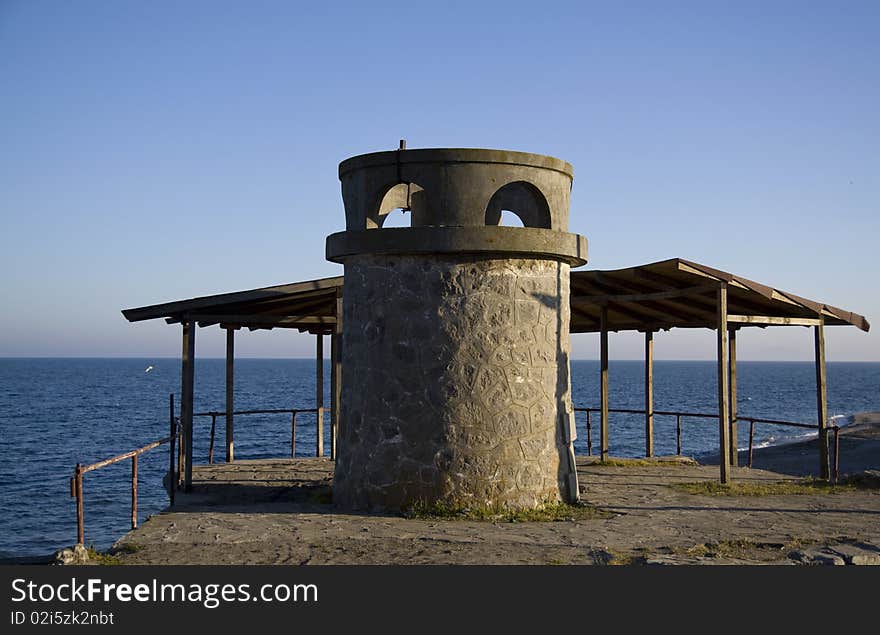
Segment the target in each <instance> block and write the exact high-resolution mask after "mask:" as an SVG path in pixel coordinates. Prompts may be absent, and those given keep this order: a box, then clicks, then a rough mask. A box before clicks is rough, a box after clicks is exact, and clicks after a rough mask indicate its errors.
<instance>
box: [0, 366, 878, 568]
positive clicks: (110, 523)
mask: <svg viewBox="0 0 880 635" xmlns="http://www.w3.org/2000/svg"><path fill="white" fill-rule="evenodd" d="M149 367H152V369H151V370H150V371H149V372H146V371H147V369H148V368H149ZM314 368H315V366H314V361H312V360H295V359H285V360H280V359H279V360H267V359H239V360H236V409H263V408H312V407H314V400H315V372H314ZM642 368H643V367H642V363H641V362H638V361H612V362H611V365H610V378H611V379H610V405H611V407H612V408H631V409H639V408H642V407H643V406H644V393H643V386H642V381H643V379H642V373H643V370H642ZM224 369H225V366H224V361H223V360H220V359H199V360H197V361H196V387H195V401H196V403H195V407H196V411H209V410H219V411H222V410H223V409H224V407H225V402H224V390H225V388H224V377H225V370H224ZM325 369H328V370H329V364H325ZM598 370H599V369H598V362H595V361H575V362H573V363H572V379H573V395H574V403H575V405H576V406H597V405H598V403H599V383H598V378H599V372H598ZM654 374H655V389H654V392H655V408H656V409H658V410H684V411H692V412H713V411H714V410H715V408H716V405H715V404H716V402H715V399H716V397H715V394H716V392H715V391H716V388H715V364H714V362H673V361H658V362H656V364H655V371H654ZM738 379H739V381H738V384H739V400H738V406H739V412H740V415H741V416H755V417H762V418H770V419H785V420H791V421H803V422H806V423H813V422H815V419H816V396H815V371H814V367H813V365H812V364H811V363H801V362H742V361H741V362H740V363H739V365H738ZM324 385H325V387H326V388H327V389H328V390H329V386H330V379H329V375H328V376H327V377H325V380H324ZM179 392H180V362H179V360H174V359H0V557H8V556H40V555H45V554H48V553H51V552H53V551H55V550H58V549H60V548H62V547H65V546H69V545H71V544H73V543H74V542H75V541H76V518H75V505H74V499H72V498H71V497H70V490H69V479H70V476H71V475H72V474H73V468H74V465H75V464H76V463H77V462H81V463H84V464H87V463H92V462H94V461H97V460H100V459H103V458H107V457H110V456H113V455H115V454H118V453H121V452H125V451H128V450H131V449H134V448H135V447H138V446H140V445H143V444H145V443H147V442H149V441H153V440H156V439H159V438H162V437H164V436H166V435H167V432H168V395H169V393H174V394H175V398H176V397H177V396H178V395H179ZM329 399H330V397H329V394H327V395H325V404H326V405H329V403H330V401H329ZM828 407H829V414H830V415H832V416H838V417H840V418H841V421H844V420H845V417H847V416H849V415H852V414H854V413H856V412H862V411H868V410H880V363H829V364H828ZM596 419H598V417H596ZM326 422H327V424H326V426H329V415H328V416H327V419H326ZM210 425H211V419H210V417H205V418H197V419H196V421H195V429H196V432H195V449H194V452H195V456H196V461H197V462H207V454H208V436H209V430H210ZM326 426H325V429H326ZM585 426H586V420H585V415H584V414H583V413H579V415H578V436H579V438H578V441H577V442H576V450H577V452H578V454H586V431H585ZM314 428H315V417H314V415H311V414H302V415H300V416H299V418H298V427H297V455H299V456H312V455H314V451H315V437H314ZM643 428H644V417H643V416H638V415H623V414H612V415H611V421H610V429H611V432H610V435H609V436H610V446H611V452H612V454H613V455H615V456H632V457H636V456H641V455H642V454H643V453H644V434H643ZM683 428H684V430H683V435H682V438H683V452H684V453H685V454H688V455H692V456H693V455H700V454H706V453H709V452H713V451H717V447H718V445H717V444H718V441H717V423H716V421H714V420H710V419H686V420H685V421H684V423H683ZM223 430H224V426H223V421H222V420H220V421H218V425H217V440H216V447H217V450H216V456H217V457H218V459H220V460H222V458H223V452H224V450H223V448H224V447H225V446H224V439H223ZM597 430H598V427H596V428H594V437H593V442H594V447H597V446H598V432H597ZM803 433H804V431H803V430H799V429H796V428H783V427H780V426H767V425H765V426H758V429H757V433H756V440H757V442H759V443H761V444H770V443H782V442H786V441H791V440H792V439H794V438H796V437H798V436H800V435H802V434H803ZM747 434H748V430H747V426H740V436H739V439H738V445H739V446H740V447H743V446H744V445H746V444H747V443H748V438H747ZM235 447H236V458H241V459H250V458H266V457H274V456H287V455H289V451H290V418H289V415H255V416H249V417H239V418H237V419H236V439H235ZM655 447H656V453H657V454H674V453H675V418H674V417H657V418H656V421H655ZM328 451H329V448H328ZM167 467H168V454H167V446H162V447H161V448H159V449H156V450H154V451H152V452H148V453H147V454H145V455H143V456H141V459H140V466H139V471H140V479H139V491H140V500H139V512H140V514H139V518H140V521H141V522H143V520H144V519H145V518H146V517H147V516H148V515H150V514H153V513H156V512H158V511H160V510H162V509H163V508H164V507H165V506H166V505H167V496H166V493H165V490H164V489H163V487H162V484H161V482H162V476H163V475H164V473H165V471H166V470H167ZM130 470H131V463H130V461H125V462H123V463H120V464H117V465H114V466H110V467H107V468H104V469H101V470H97V471H95V472H91V473H89V474H86V475H85V477H84V492H85V526H86V544H94V546H95V547H98V548H106V547H108V546H109V545H110V544H111V543H112V542H113V541H114V540H116V539H117V538H118V537H119V536H121V535H122V534H123V533H125V532H126V531H127V530H128V528H129V522H130V521H129V514H130V511H129V505H130V494H129V491H130V490H129V487H130V485H129V484H130Z"/></svg>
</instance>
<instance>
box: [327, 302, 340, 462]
mask: <svg viewBox="0 0 880 635" xmlns="http://www.w3.org/2000/svg"><path fill="white" fill-rule="evenodd" d="M330 338H331V339H330V351H331V355H330V356H331V358H332V367H331V369H330V455H331V457H332V458H333V459H336V443H337V440H338V439H339V430H340V421H341V411H340V405H341V403H342V292H341V289H340V290H339V291H338V292H337V294H336V328H335V329H334V331H333V335H331V336H330Z"/></svg>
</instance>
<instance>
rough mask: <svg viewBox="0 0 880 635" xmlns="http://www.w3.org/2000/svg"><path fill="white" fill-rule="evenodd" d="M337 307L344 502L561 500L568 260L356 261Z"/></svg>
mask: <svg viewBox="0 0 880 635" xmlns="http://www.w3.org/2000/svg"><path fill="white" fill-rule="evenodd" d="M343 302H344V316H343V323H344V324H345V328H344V329H343V346H342V351H343V353H342V356H343V368H344V371H343V372H344V375H343V377H344V381H343V383H342V405H341V411H342V421H341V422H340V431H339V434H340V437H339V441H338V456H337V462H336V468H335V475H334V485H333V498H334V501H335V502H336V503H337V504H340V505H342V506H345V507H355V508H392V509H393V508H401V507H407V506H409V505H411V504H413V503H415V502H417V501H420V500H421V501H426V502H439V501H442V502H446V503H451V504H454V505H466V504H469V503H477V504H480V505H487V504H488V505H504V506H509V507H534V506H535V505H537V504H540V503H542V502H545V501H558V500H561V499H565V498H566V487H567V486H568V487H570V486H571V481H567V479H568V477H569V473H570V468H571V467H573V466H572V465H571V464H570V457H569V453H570V448H571V446H570V442H571V438H570V435H572V434H573V433H572V430H573V426H572V425H571V424H572V421H573V418H572V417H571V392H570V378H569V334H568V324H569V265H568V264H565V263H563V262H559V261H557V260H550V259H522V258H491V257H485V256H473V255H472V256H467V255H461V256H454V255H448V254H444V255H443V256H442V257H439V256H437V255H433V256H432V255H426V256H412V255H411V256H393V255H361V256H352V257H349V258H348V259H346V261H345V294H344V300H343ZM567 437H569V438H567ZM571 478H572V479H573V478H574V477H573V476H572V477H571Z"/></svg>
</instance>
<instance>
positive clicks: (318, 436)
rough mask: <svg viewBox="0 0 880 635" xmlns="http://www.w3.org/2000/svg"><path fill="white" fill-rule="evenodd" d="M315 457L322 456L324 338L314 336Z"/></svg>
mask: <svg viewBox="0 0 880 635" xmlns="http://www.w3.org/2000/svg"><path fill="white" fill-rule="evenodd" d="M315 342H316V344H315V367H316V373H317V374H316V376H315V408H316V409H317V411H318V412H317V413H316V417H317V424H316V425H317V427H316V429H315V456H324V336H323V335H316V336H315Z"/></svg>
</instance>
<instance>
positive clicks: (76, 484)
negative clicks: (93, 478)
mask: <svg viewBox="0 0 880 635" xmlns="http://www.w3.org/2000/svg"><path fill="white" fill-rule="evenodd" d="M168 401H169V403H168V410H169V433H168V436H167V437H165V438H164V439H159V440H158V441H153V442H152V443H148V444H147V445H144V446H142V447H139V448H137V449H135V450H131V451H130V452H124V453H122V454H117V455H116V456H112V457H110V458H109V459H104V460H103V461H98V462H96V463H92V464H90V465H82V464H81V463H77V464H76V467H75V468H74V470H73V476H72V477H71V479H70V496H71V497H73V498H76V542H77V544H80V545H83V544H85V533H86V530H85V517H84V514H83V476H84V475H85V474H87V473H89V472H93V471H94V470H98V469H100V468H102V467H107V466H108V465H113V464H114V463H119V462H121V461H126V460H128V459H131V528H132V529H137V507H138V457H139V456H140V455H141V454H144V453H145V452H149V451H150V450H152V449H154V448H157V447H159V446H160V445H163V444H165V443H170V452H169V460H168V463H169V467H168V470H169V472H168V498H169V499H170V501H171V504H172V505H173V504H174V490H175V482H174V473H175V456H174V455H175V452H174V448H175V445H178V447H179V446H181V445H183V444H182V443H180V444H176V441H177V439H178V438H179V437H180V433H179V426H178V423H179V421H178V419H177V417H175V416H174V395H173V394H172V395H169V396H168ZM177 454H178V456H177V459H176V460H177V462H178V468H177V472H178V474H179V472H180V470H179V467H180V466H179V462H180V460H181V456H180V452H178V453H177Z"/></svg>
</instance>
